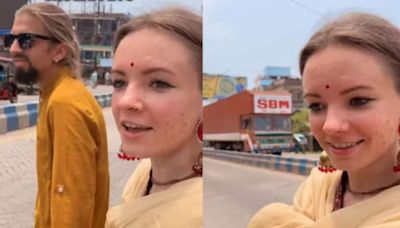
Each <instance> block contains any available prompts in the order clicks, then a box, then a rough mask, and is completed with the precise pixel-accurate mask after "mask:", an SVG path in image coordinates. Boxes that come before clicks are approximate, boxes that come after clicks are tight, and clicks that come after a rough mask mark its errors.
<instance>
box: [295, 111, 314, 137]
mask: <svg viewBox="0 0 400 228" xmlns="http://www.w3.org/2000/svg"><path fill="white" fill-rule="evenodd" d="M291 121H292V132H293V133H303V134H308V133H310V126H309V124H308V109H307V108H302V109H301V110H300V111H299V112H296V113H295V114H294V115H292V117H291Z"/></svg>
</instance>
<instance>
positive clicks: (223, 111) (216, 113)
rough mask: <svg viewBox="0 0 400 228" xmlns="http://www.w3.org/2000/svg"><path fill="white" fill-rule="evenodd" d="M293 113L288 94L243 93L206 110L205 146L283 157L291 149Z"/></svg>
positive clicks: (276, 92)
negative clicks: (284, 152)
mask: <svg viewBox="0 0 400 228" xmlns="http://www.w3.org/2000/svg"><path fill="white" fill-rule="evenodd" d="M291 113H292V103H291V95H290V93H288V92H286V91H247V90H245V91H242V92H240V93H237V94H234V95H232V96H230V97H227V98H225V99H222V100H219V101H217V102H214V103H212V104H209V105H206V106H205V107H204V117H203V118H204V144H205V146H209V147H214V148H216V149H228V150H238V151H247V152H257V153H274V154H281V153H282V151H289V150H290V149H291V140H292V132H291V122H290V117H291Z"/></svg>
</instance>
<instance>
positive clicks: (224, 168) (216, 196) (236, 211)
mask: <svg viewBox="0 0 400 228" xmlns="http://www.w3.org/2000/svg"><path fill="white" fill-rule="evenodd" d="M204 173H205V174H204V227H206V228H221V227H229V228H236V227H237V228H243V227H246V226H247V224H248V222H249V221H250V219H251V217H252V216H253V215H254V214H255V213H256V212H257V211H258V210H259V209H261V208H262V207H263V206H264V205H266V204H269V203H272V202H284V203H288V204H290V203H291V201H292V197H293V195H294V193H295V191H296V189H297V188H298V186H299V185H300V184H301V183H302V182H303V181H304V180H305V178H306V177H304V176H299V175H295V174H288V173H282V172H277V171H271V170H267V169H261V168H255V167H250V166H244V165H239V164H234V163H229V162H225V161H220V160H215V159H212V158H204Z"/></svg>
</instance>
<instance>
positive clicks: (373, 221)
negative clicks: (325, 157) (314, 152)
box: [248, 168, 400, 228]
mask: <svg viewBox="0 0 400 228" xmlns="http://www.w3.org/2000/svg"><path fill="white" fill-rule="evenodd" d="M341 176H342V172H341V171H336V172H334V173H329V174H325V173H321V172H319V171H318V169H316V168H315V169H313V170H312V172H311V174H310V176H309V177H308V178H307V180H306V181H305V182H304V183H303V184H302V185H301V186H300V188H299V190H298V191H297V192H296V194H295V196H294V201H293V205H292V206H288V205H285V204H282V203H274V204H270V205H268V206H266V207H264V208H263V209H261V210H260V211H259V212H257V214H256V215H255V216H254V217H253V218H252V220H251V221H250V224H249V226H248V227H249V228H278V227H279V228H322V227H323V228H342V227H343V228H359V227H361V228H395V227H400V197H399V196H400V186H396V187H393V188H390V189H387V190H385V191H383V192H381V193H379V194H377V195H376V196H373V197H371V198H368V199H366V200H363V201H361V202H358V203H356V204H354V205H351V206H349V207H345V208H343V209H340V210H336V211H334V212H332V211H333V208H334V199H335V192H336V189H337V187H338V185H339V183H340V179H341Z"/></svg>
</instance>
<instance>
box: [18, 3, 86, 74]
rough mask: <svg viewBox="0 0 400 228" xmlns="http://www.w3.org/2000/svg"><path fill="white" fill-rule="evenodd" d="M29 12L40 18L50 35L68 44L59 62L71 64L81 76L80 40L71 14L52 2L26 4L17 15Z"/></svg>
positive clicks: (66, 64)
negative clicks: (63, 56)
mask: <svg viewBox="0 0 400 228" xmlns="http://www.w3.org/2000/svg"><path fill="white" fill-rule="evenodd" d="M23 13H27V14H29V15H32V16H34V17H36V18H38V19H39V20H40V21H41V22H42V24H43V25H44V27H45V28H46V30H47V31H48V32H49V34H50V36H51V37H53V38H54V39H55V40H57V41H58V42H60V43H63V44H65V45H66V46H67V49H68V51H67V54H66V56H65V58H64V59H62V60H61V61H60V62H59V63H60V64H63V65H65V66H69V67H70V68H71V69H72V70H73V71H74V73H75V75H76V76H77V77H80V52H79V41H78V38H77V36H76V34H75V32H74V30H73V24H72V21H71V19H70V18H69V16H68V15H67V14H66V13H65V12H64V10H62V9H61V8H60V7H58V6H56V5H53V4H51V3H34V4H26V5H24V6H22V7H21V8H20V9H18V10H17V11H16V13H15V16H18V15H20V14H23Z"/></svg>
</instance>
